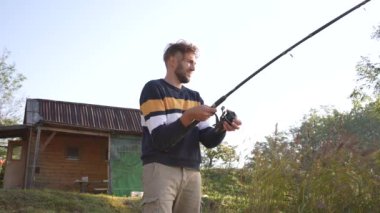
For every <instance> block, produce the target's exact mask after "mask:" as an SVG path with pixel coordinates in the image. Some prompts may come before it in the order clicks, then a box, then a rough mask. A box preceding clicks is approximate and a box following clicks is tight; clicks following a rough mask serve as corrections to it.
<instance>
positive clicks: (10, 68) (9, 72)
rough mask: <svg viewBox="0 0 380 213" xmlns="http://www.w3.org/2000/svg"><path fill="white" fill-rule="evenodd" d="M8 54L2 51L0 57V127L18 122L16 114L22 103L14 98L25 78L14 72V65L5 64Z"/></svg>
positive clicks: (19, 99) (6, 51) (21, 100)
mask: <svg viewBox="0 0 380 213" xmlns="http://www.w3.org/2000/svg"><path fill="white" fill-rule="evenodd" d="M9 55H10V52H9V51H8V50H6V49H5V50H4V52H3V53H2V55H1V57H0V126H5V125H12V124H15V123H17V122H19V120H20V118H19V116H18V112H19V110H20V108H21V106H22V103H23V102H24V101H23V99H22V98H17V97H16V95H15V94H16V92H17V91H18V90H19V89H20V88H21V87H22V82H23V81H24V80H25V79H26V77H25V76H24V75H23V74H21V73H17V72H16V68H15V65H14V64H9V63H8V62H7V60H8V58H9Z"/></svg>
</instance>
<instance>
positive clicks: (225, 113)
mask: <svg viewBox="0 0 380 213" xmlns="http://www.w3.org/2000/svg"><path fill="white" fill-rule="evenodd" d="M221 109H222V115H221V116H220V118H218V115H216V114H215V120H216V121H215V125H214V127H215V129H216V131H218V132H221V131H224V129H223V122H224V121H226V122H227V123H228V124H230V125H232V122H233V120H234V119H235V118H236V113H235V112H233V111H231V110H228V109H227V110H225V107H224V106H222V107H221Z"/></svg>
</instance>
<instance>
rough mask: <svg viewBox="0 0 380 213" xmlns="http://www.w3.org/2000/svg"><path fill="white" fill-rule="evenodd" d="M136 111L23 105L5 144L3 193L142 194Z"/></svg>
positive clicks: (3, 134) (2, 132) (2, 133)
mask: <svg viewBox="0 0 380 213" xmlns="http://www.w3.org/2000/svg"><path fill="white" fill-rule="evenodd" d="M140 119H141V117H140V111H139V110H138V109H128V108H119V107H110V106H100V105H93V104H84V103H72V102H63V101H55V100H45V99H27V101H26V106H25V115H24V122H23V124H22V125H15V126H2V127H0V139H3V140H7V141H8V151H7V158H6V162H5V164H6V165H5V174H4V180H3V187H4V188H5V189H12V188H23V189H30V188H49V189H61V190H70V191H81V192H90V193H91V192H93V193H96V192H103V193H109V194H114V195H120V196H125V195H130V194H131V192H136V191H142V186H141V174H142V163H141V160H140V153H141V137H142V128H141V121H140Z"/></svg>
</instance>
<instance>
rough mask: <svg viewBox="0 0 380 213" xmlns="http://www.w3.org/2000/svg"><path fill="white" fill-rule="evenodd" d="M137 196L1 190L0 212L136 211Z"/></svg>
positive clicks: (93, 212)
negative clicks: (135, 197)
mask: <svg viewBox="0 0 380 213" xmlns="http://www.w3.org/2000/svg"><path fill="white" fill-rule="evenodd" d="M139 211H140V200H139V199H134V198H127V197H115V196H111V195H104V194H87V193H78V192H64V191H57V190H47V189H44V190H37V189H33V190H21V189H17V190H0V212H1V213H2V212H7V213H8V212H28V213H40V212H41V213H42V212H43V213H55V212H60V213H64V212H70V213H72V212H75V213H81V212H91V213H97V212H99V213H114V212H115V213H117V212H127V213H128V212H131V213H133V212H139Z"/></svg>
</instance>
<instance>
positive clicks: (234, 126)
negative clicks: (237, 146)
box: [223, 118, 241, 131]
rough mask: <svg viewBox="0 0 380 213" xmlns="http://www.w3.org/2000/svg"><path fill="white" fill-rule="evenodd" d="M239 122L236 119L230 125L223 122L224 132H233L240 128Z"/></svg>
mask: <svg viewBox="0 0 380 213" xmlns="http://www.w3.org/2000/svg"><path fill="white" fill-rule="evenodd" d="M240 125H241V121H240V120H239V119H237V118H235V119H234V120H233V121H232V123H231V124H229V123H228V122H227V121H224V122H223V128H224V130H226V131H235V130H237V129H239V128H240Z"/></svg>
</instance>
